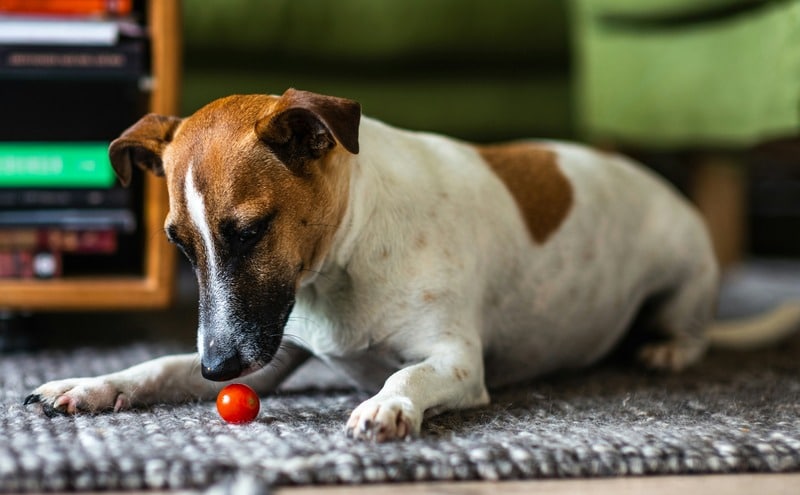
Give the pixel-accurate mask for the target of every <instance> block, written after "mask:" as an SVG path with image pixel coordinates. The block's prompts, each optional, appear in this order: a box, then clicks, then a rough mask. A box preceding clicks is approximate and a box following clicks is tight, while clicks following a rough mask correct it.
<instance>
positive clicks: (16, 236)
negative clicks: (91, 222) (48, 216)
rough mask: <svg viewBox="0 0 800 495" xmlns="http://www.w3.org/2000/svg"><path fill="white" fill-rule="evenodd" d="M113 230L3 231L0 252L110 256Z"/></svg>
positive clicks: (113, 245) (114, 244)
mask: <svg viewBox="0 0 800 495" xmlns="http://www.w3.org/2000/svg"><path fill="white" fill-rule="evenodd" d="M117 242H118V241H117V232H116V231H114V230H63V229H10V230H9V229H4V230H0V251H6V252H12V251H34V252H39V251H49V252H60V253H70V254H113V253H115V252H116V251H117V247H118V244H117Z"/></svg>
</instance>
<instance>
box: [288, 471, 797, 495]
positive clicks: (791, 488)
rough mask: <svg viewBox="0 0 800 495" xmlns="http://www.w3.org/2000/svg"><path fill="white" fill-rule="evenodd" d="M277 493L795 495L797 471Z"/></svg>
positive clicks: (400, 485) (421, 485) (323, 489)
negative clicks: (788, 472)
mask: <svg viewBox="0 0 800 495" xmlns="http://www.w3.org/2000/svg"><path fill="white" fill-rule="evenodd" d="M274 493H275V494H276V495H312V494H314V495H345V494H353V495H400V494H402V495H406V494H408V495H455V494H465V495H501V494H511V495H516V494H520V495H522V494H544V495H567V494H569V495H572V494H583V495H585V494H588V495H644V494H646V495H667V494H670V495H673V494H679V495H798V494H800V473H797V474H757V475H750V474H748V475H731V476H720V475H716V476H650V477H643V478H634V477H626V478H611V479H594V480H542V481H505V482H496V483H495V482H463V483H417V484H389V485H367V486H359V487H353V486H332V487H316V486H312V487H297V488H281V489H278V490H276V491H275V492H274Z"/></svg>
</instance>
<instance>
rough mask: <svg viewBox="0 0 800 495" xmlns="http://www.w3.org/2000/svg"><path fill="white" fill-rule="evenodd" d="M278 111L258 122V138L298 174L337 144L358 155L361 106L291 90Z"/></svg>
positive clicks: (285, 95)
mask: <svg viewBox="0 0 800 495" xmlns="http://www.w3.org/2000/svg"><path fill="white" fill-rule="evenodd" d="M277 105H278V106H277V109H276V110H274V111H272V112H270V114H269V115H267V116H265V117H263V118H261V119H259V120H258V122H256V127H255V131H256V134H257V135H258V137H259V138H260V139H261V140H262V141H264V143H266V144H267V146H269V147H270V148H271V149H272V150H273V152H274V153H275V154H276V155H277V156H278V158H279V159H280V160H281V161H282V162H283V163H285V164H286V165H287V166H289V167H290V168H291V169H293V170H295V171H300V170H301V169H302V166H303V165H304V164H305V163H307V162H308V161H310V160H315V159H318V158H322V157H323V156H324V155H325V154H326V153H327V152H328V151H329V150H330V149H331V148H333V147H334V146H336V143H337V142H338V143H339V144H341V145H342V146H343V147H344V148H345V149H346V150H347V151H349V152H350V153H353V154H356V153H358V125H359V122H360V120H361V105H359V104H358V103H357V102H355V101H352V100H348V99H345V98H336V97H333V96H324V95H319V94H315V93H309V92H308V91H298V90H295V89H288V90H286V92H285V93H284V94H283V95H282V96H281V98H280V100H278V104H277Z"/></svg>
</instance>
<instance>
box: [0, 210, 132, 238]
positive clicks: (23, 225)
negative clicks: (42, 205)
mask: <svg viewBox="0 0 800 495" xmlns="http://www.w3.org/2000/svg"><path fill="white" fill-rule="evenodd" d="M0 229H66V230H94V231H97V230H116V231H119V232H124V233H132V232H135V231H136V216H135V215H134V212H133V211H131V210H128V209H64V210H0ZM1 232H2V230H0V233H1Z"/></svg>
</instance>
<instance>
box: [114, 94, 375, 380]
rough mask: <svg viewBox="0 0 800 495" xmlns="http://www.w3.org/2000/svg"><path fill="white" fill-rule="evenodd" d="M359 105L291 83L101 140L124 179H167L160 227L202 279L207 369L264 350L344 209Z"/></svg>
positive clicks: (229, 374)
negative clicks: (134, 173)
mask: <svg viewBox="0 0 800 495" xmlns="http://www.w3.org/2000/svg"><path fill="white" fill-rule="evenodd" d="M360 115H361V111H360V107H359V105H358V104H357V103H355V102H353V101H350V100H346V99H342V98H334V97H329V96H322V95H317V94H313V93H308V92H303V91H296V90H293V89H290V90H288V91H286V92H285V93H284V94H283V95H282V96H280V97H275V96H267V95H237V96H230V97H227V98H223V99H220V100H217V101H214V102H212V103H210V104H209V105H207V106H205V107H203V108H201V109H200V110H198V111H197V112H196V113H195V114H194V115H192V116H191V117H188V118H185V119H177V118H174V117H163V116H157V115H152V114H151V115H147V116H145V117H143V118H142V119H141V120H140V121H139V122H138V123H136V124H134V125H133V126H132V127H131V128H129V129H128V130H126V131H125V132H124V133H123V134H122V135H121V136H120V137H119V138H118V139H116V140H115V141H113V142H112V143H111V146H110V148H109V154H110V157H111V162H112V165H113V167H114V170H115V171H116V172H117V175H118V176H119V178H120V180H121V181H122V182H123V184H127V183H128V182H129V181H130V177H131V169H132V168H133V166H138V167H140V168H143V169H145V170H149V171H151V172H153V173H155V174H157V175H165V176H166V178H167V187H168V189H169V198H170V212H169V215H168V217H167V220H166V232H167V236H168V237H169V238H170V240H171V241H172V242H174V243H176V244H177V245H178V246H179V247H180V248H181V250H182V251H183V252H184V253H185V254H186V255H187V257H188V258H189V260H190V261H191V262H192V264H193V266H194V267H195V272H196V274H197V278H198V283H199V286H200V328H199V334H200V335H199V339H198V342H199V345H200V346H201V349H200V352H201V356H202V357H203V371H204V373H206V376H208V377H210V378H214V379H230V378H235V377H236V376H238V375H239V374H240V373H241V372H246V371H250V370H253V369H256V368H258V367H260V366H263V365H264V364H266V363H267V362H268V361H269V360H270V359H271V358H272V356H273V355H274V352H275V350H276V349H277V347H278V344H279V343H280V338H281V335H282V330H283V326H284V325H285V323H286V319H287V318H288V315H289V312H290V311H291V308H292V305H293V304H294V293H295V291H296V290H297V288H298V287H299V286H300V283H301V282H302V280H303V279H304V278H305V277H307V276H308V275H309V274H310V273H312V272H311V271H312V270H313V269H314V268H315V267H317V266H318V265H319V263H320V262H321V261H322V259H323V257H324V256H325V253H326V252H327V251H328V249H329V248H330V245H331V242H332V240H333V235H334V233H335V232H336V228H337V226H338V224H339V222H340V221H341V219H342V217H343V215H344V212H345V209H346V207H347V202H348V189H349V179H348V177H349V170H348V158H349V157H350V156H351V154H354V153H357V152H358V127H359V120H360ZM189 174H191V177H189ZM198 196H199V198H200V199H199V200H198V199H197V197H198ZM191 205H194V208H195V210H192V208H191ZM198 205H199V206H198ZM198 209H201V210H202V212H200V213H198V211H197V210H198ZM198 215H199V217H202V222H200V223H203V224H204V225H199V224H198V218H199V217H198ZM204 229H206V230H205V233H204ZM222 368H224V369H222ZM220 370H221V371H220Z"/></svg>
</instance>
